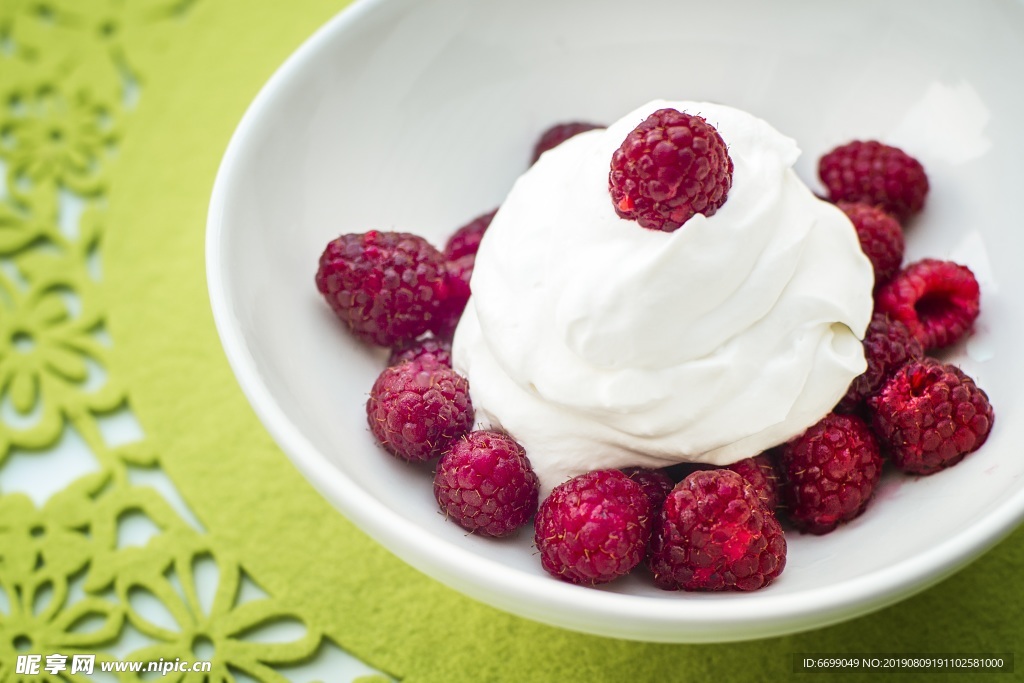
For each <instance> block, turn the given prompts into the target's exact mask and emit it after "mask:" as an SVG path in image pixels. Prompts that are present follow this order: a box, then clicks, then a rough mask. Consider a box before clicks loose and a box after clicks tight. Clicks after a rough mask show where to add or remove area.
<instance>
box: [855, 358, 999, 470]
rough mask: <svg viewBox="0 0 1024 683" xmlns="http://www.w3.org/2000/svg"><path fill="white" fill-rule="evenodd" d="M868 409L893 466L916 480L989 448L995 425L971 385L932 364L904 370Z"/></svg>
mask: <svg viewBox="0 0 1024 683" xmlns="http://www.w3.org/2000/svg"><path fill="white" fill-rule="evenodd" d="M868 405H869V406H870V408H871V411H872V422H871V423H872V426H873V427H874V430H875V433H876V434H878V438H879V439H880V440H881V441H882V443H883V444H885V446H886V447H887V449H888V452H889V454H890V457H891V458H892V461H893V463H894V464H895V465H896V467H898V468H899V469H901V470H903V471H905V472H912V473H914V474H932V473H933V472H937V471H939V470H941V469H944V468H946V467H949V466H950V465H955V464H956V463H958V462H960V461H961V460H962V459H963V458H964V456H966V455H967V454H968V453H971V452H973V451H975V450H977V449H978V448H980V447H981V445H982V444H983V443H985V440H986V439H987V438H988V434H989V431H990V430H991V429H992V422H993V421H994V419H995V415H994V414H993V412H992V406H991V405H990V404H989V402H988V395H986V394H985V392H984V391H982V390H981V389H980V388H978V386H977V385H976V384H975V383H974V380H973V379H971V378H970V377H968V376H967V375H966V374H964V373H963V372H962V371H961V370H960V369H959V368H957V367H955V366H953V365H948V364H946V363H941V362H939V361H937V360H934V359H932V358H923V359H921V360H916V361H911V362H909V363H907V364H906V365H904V366H903V367H902V368H900V369H899V370H898V371H897V372H896V374H894V375H893V376H892V378H891V379H890V380H889V381H888V382H886V383H885V386H883V387H882V389H881V391H879V392H878V393H877V394H876V395H875V396H874V398H872V399H871V400H870V401H869V402H868Z"/></svg>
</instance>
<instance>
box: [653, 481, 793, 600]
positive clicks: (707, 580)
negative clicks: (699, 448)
mask: <svg viewBox="0 0 1024 683" xmlns="http://www.w3.org/2000/svg"><path fill="white" fill-rule="evenodd" d="M650 565H651V571H652V572H653V573H654V583H655V585H657V586H658V587H659V588H663V589H665V590H679V589H682V590H685V591H722V590H740V591H752V590H757V589H758V588H762V587H764V586H767V585H768V584H769V583H771V582H772V581H773V580H774V579H775V578H776V577H777V576H778V575H779V574H781V573H782V570H783V568H784V567H785V566H786V538H785V536H783V534H782V527H781V526H780V525H779V521H778V520H777V519H776V518H775V514H774V513H772V512H771V511H769V510H768V509H767V508H765V506H764V505H762V504H761V501H760V499H758V497H757V493H756V492H755V491H754V487H753V486H751V485H750V483H749V482H748V481H746V480H745V479H744V478H743V477H741V476H740V475H739V474H737V473H736V472H733V471H732V470H728V469H724V468H723V469H717V470H701V471H697V472H694V473H692V474H690V475H688V476H687V477H686V479H684V480H683V481H682V482H680V483H679V484H677V485H676V487H675V488H674V489H672V493H670V494H669V495H668V498H667V499H666V500H665V507H664V508H663V509H662V512H661V515H659V516H658V517H657V519H656V521H655V524H654V533H653V535H652V536H651V559H650Z"/></svg>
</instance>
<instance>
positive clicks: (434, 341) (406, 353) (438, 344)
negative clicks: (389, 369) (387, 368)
mask: <svg viewBox="0 0 1024 683" xmlns="http://www.w3.org/2000/svg"><path fill="white" fill-rule="evenodd" d="M423 356H430V357H431V358H433V360H435V361H437V362H438V363H440V364H441V365H447V366H448V367H451V366H452V345H451V344H450V343H449V342H447V341H445V340H444V339H438V338H437V337H424V338H423V339H414V340H412V341H411V342H405V343H402V344H399V345H398V346H396V347H395V348H393V349H391V356H390V357H389V358H388V365H398V364H399V363H403V362H405V361H407V360H417V359H419V358H422V357H423Z"/></svg>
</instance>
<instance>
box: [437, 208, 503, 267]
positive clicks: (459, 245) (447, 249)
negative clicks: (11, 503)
mask: <svg viewBox="0 0 1024 683" xmlns="http://www.w3.org/2000/svg"><path fill="white" fill-rule="evenodd" d="M496 213H498V210H497V209H494V210H493V211H488V212H487V213H485V214H483V215H480V216H477V217H476V218H474V219H473V220H471V221H470V222H468V223H466V224H465V225H463V226H462V227H461V228H459V229H458V230H456V231H455V233H454V234H453V235H452V236H451V237H449V238H448V242H447V244H445V246H444V257H445V258H446V259H448V260H449V261H454V260H456V259H459V258H462V257H463V256H476V250H477V249H479V248H480V240H481V239H483V237H484V233H485V232H486V231H487V228H488V227H490V225H491V221H492V220H493V219H494V214H496Z"/></svg>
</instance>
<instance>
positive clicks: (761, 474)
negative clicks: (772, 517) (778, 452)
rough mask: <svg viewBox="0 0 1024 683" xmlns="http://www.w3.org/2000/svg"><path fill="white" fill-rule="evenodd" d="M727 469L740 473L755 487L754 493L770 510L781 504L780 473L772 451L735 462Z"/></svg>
mask: <svg viewBox="0 0 1024 683" xmlns="http://www.w3.org/2000/svg"><path fill="white" fill-rule="evenodd" d="M727 469H730V470H732V471H733V472H735V473H736V474H738V475H740V476H741V477H743V478H744V479H746V480H747V482H748V483H749V484H750V485H751V486H753V487H754V493H756V494H757V497H758V499H760V501H761V502H762V503H764V506H765V508H766V509H768V510H774V509H775V508H777V507H778V506H779V473H778V471H777V470H776V469H775V462H774V458H773V456H772V454H771V453H770V452H765V453H761V454H759V455H755V456H753V457H751V458H744V459H743V460H740V461H739V462H734V463H733V464H731V465H729V466H728V468H727Z"/></svg>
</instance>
